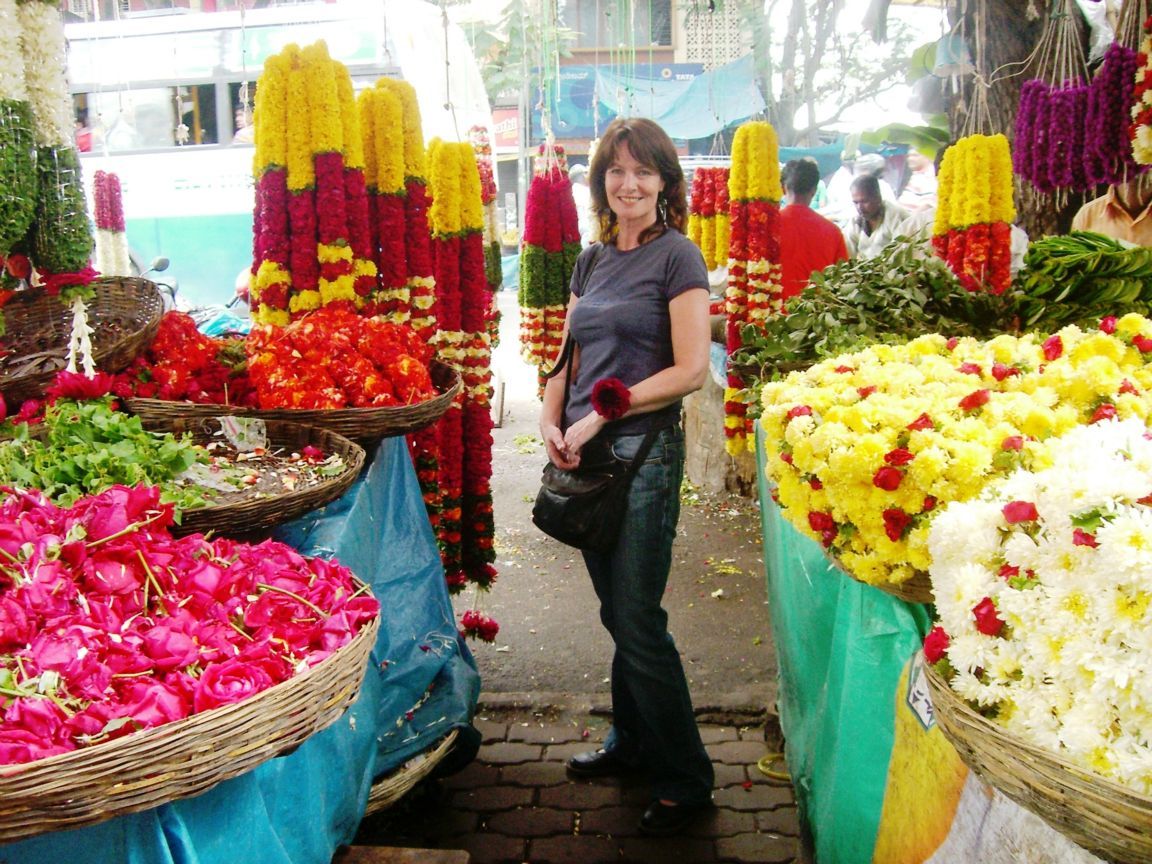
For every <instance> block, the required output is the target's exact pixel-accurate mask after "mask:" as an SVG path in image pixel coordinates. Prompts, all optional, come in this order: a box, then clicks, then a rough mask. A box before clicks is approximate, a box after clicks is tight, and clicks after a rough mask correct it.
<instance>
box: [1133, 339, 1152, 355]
mask: <svg viewBox="0 0 1152 864" xmlns="http://www.w3.org/2000/svg"><path fill="white" fill-rule="evenodd" d="M1132 344H1133V345H1135V346H1136V347H1137V348H1138V349H1139V350H1140V353H1141V354H1147V353H1148V352H1149V351H1152V339H1149V338H1148V337H1147V336H1133V337H1132Z"/></svg>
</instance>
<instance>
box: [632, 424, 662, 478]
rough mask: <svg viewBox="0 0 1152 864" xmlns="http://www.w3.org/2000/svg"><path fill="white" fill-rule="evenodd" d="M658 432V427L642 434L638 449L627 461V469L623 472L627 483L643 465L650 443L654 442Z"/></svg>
mask: <svg viewBox="0 0 1152 864" xmlns="http://www.w3.org/2000/svg"><path fill="white" fill-rule="evenodd" d="M659 434H660V430H659V429H649V430H648V434H647V435H645V436H644V440H643V441H641V442H640V449H639V450H637V451H636V455H635V456H634V457H632V461H631V462H629V463H628V470H627V472H625V476H626V477H627V478H628V479H627V482H628V483H631V482H632V478H633V477H635V476H636V472H637V471H639V470H640V466H641V465H643V464H644V460H645V459H647V458H648V453H649V451H650V450H651V449H652V445H653V444H655V443H656V436H657V435H659Z"/></svg>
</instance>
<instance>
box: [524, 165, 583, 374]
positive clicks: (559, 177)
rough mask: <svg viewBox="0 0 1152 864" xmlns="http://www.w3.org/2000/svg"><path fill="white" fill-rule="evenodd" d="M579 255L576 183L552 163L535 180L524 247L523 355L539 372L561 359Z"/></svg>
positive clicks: (529, 195)
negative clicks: (572, 280)
mask: <svg viewBox="0 0 1152 864" xmlns="http://www.w3.org/2000/svg"><path fill="white" fill-rule="evenodd" d="M540 161H541V160H537V162H538V163H540ZM579 254H580V226H579V219H578V216H577V213H576V201H575V199H574V198H573V197H572V181H571V180H569V178H568V174H567V172H566V171H565V170H563V169H562V168H561V167H560V166H559V165H557V164H553V166H552V168H551V169H550V170H548V171H543V170H541V171H540V172H539V173H536V174H535V175H534V176H533V177H532V185H531V186H530V187H529V188H528V199H527V201H526V202H525V213H524V243H523V245H522V246H521V247H520V288H519V297H518V300H519V303H520V353H521V356H522V357H523V358H524V359H525V360H526V361H527V362H528V363H531V364H532V365H534V366H537V367H539V368H540V369H541V370H543V369H545V368H547V367H549V366H551V365H552V364H553V363H555V362H556V359H557V357H558V356H559V355H560V341H561V337H562V336H563V333H564V319H565V317H566V315H567V310H568V297H569V283H570V281H571V279H572V270H573V268H574V267H575V266H576V258H577V256H578V255H579Z"/></svg>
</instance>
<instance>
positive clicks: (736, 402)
mask: <svg viewBox="0 0 1152 864" xmlns="http://www.w3.org/2000/svg"><path fill="white" fill-rule="evenodd" d="M778 157H779V145H778V143H777V139H776V132H775V130H774V129H773V128H772V126H771V125H770V124H768V123H764V122H762V121H756V122H752V123H745V124H744V125H743V126H741V127H740V128H739V129H737V130H736V138H735V140H734V141H733V148H732V168H731V170H730V172H729V176H728V197H729V204H728V214H729V222H730V230H731V236H730V239H729V248H728V290H727V297H726V301H727V302H726V306H727V313H728V327H727V337H728V338H727V348H728V353H729V354H732V353H733V352H734V351H736V350H737V349H739V348H740V347H741V346H742V345H743V337H742V331H743V329H744V328H745V327H747V326H748V325H752V326H757V327H763V326H764V322H765V321H767V320H768V318H769V317H771V316H774V315H780V314H782V313H783V311H784V299H783V294H782V286H781V282H780V229H779V224H778V216H779V214H780V199H781V198H782V197H783V195H784V192H783V189H781V187H780V163H779V159H778ZM744 387H745V382H744V380H743V379H742V378H741V377H740V376H739V375H737V374H736V373H735V372H733V371H732V370H731V369H730V370H729V372H728V386H727V388H725V391H724V414H725V416H724V434H725V436H726V438H727V442H726V446H727V449H728V452H729V453H731V454H732V455H736V454H737V453H740V452H741V451H743V450H744V449H745V448H747V447H748V446H749V441H750V440H751V433H752V421H751V420H750V419H749V418H748V416H747V414H748V406H747V405H746V404H745V403H744V402H743V401H742V400H741V398H740V393H741V391H742V390H744Z"/></svg>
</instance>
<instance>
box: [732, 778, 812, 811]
mask: <svg viewBox="0 0 1152 864" xmlns="http://www.w3.org/2000/svg"><path fill="white" fill-rule="evenodd" d="M712 800H714V801H715V802H716V806H717V807H731V808H732V809H733V810H775V809H776V808H777V807H793V806H794V801H793V798H792V787H791V786H775V785H772V784H770V783H755V784H753V786H752V788H751V789H745V788H743V787H742V786H729V787H728V788H727V789H719V790H717V791H716V793H715V794H714V795H713V796H712Z"/></svg>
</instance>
